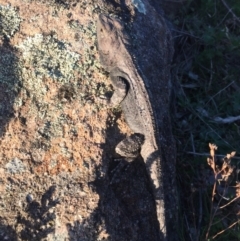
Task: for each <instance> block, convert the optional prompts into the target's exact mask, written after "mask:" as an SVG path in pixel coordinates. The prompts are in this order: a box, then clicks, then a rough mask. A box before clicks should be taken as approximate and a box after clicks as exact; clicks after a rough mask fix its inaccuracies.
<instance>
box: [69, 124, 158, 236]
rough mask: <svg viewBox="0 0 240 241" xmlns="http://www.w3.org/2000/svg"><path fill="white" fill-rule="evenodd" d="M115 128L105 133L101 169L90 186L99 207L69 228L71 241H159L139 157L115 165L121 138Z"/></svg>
mask: <svg viewBox="0 0 240 241" xmlns="http://www.w3.org/2000/svg"><path fill="white" fill-rule="evenodd" d="M116 126H117V125H114V126H111V127H109V128H108V129H107V136H106V141H107V142H106V144H105V145H104V146H103V150H104V153H103V162H102V166H97V167H96V170H95V173H96V179H95V181H94V182H92V183H89V185H92V187H93V189H95V191H96V192H97V193H98V194H99V202H98V207H97V208H96V209H95V210H94V212H93V213H92V214H91V215H90V217H89V218H88V219H85V220H83V221H81V222H79V221H76V222H75V223H74V225H73V226H72V227H70V226H69V228H68V230H69V238H70V240H71V241H75V240H81V241H89V240H98V239H99V240H104V239H106V240H114V241H126V240H131V241H148V240H149V241H150V240H151V241H157V240H159V237H158V234H159V228H158V221H157V216H156V209H155V201H154V198H153V195H152V193H151V187H150V182H149V178H148V175H147V172H146V167H145V163H144V161H143V159H142V158H141V157H139V158H137V159H136V160H135V161H133V162H132V163H128V162H126V161H125V160H124V159H121V161H115V159H116V158H119V157H118V156H116V154H114V148H115V146H116V145H117V143H118V142H119V141H120V140H122V139H123V138H124V137H123V136H122V135H121V134H120V133H119V130H118V129H117V127H116ZM103 170H104V171H103ZM101 173H105V175H104V176H102V175H101ZM93 226H94V230H95V232H93V230H92V228H91V230H88V229H89V227H93ZM89 233H91V237H89V236H88V234H89ZM92 233H94V234H92Z"/></svg>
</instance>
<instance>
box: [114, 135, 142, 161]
mask: <svg viewBox="0 0 240 241" xmlns="http://www.w3.org/2000/svg"><path fill="white" fill-rule="evenodd" d="M143 142H144V136H143V135H142V134H138V133H135V134H132V135H130V136H128V137H127V138H125V139H124V140H122V141H121V142H119V143H118V145H117V146H116V148H115V151H116V152H117V153H118V154H119V155H121V156H122V157H125V160H126V161H127V162H132V161H133V160H134V159H135V158H136V157H138V156H139V155H140V150H141V147H142V144H143Z"/></svg>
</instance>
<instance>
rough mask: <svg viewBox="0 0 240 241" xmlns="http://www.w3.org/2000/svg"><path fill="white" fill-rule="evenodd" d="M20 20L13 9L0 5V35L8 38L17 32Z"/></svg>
mask: <svg viewBox="0 0 240 241" xmlns="http://www.w3.org/2000/svg"><path fill="white" fill-rule="evenodd" d="M20 22H21V18H20V17H19V15H18V12H17V11H16V9H15V8H12V7H11V6H2V5H0V35H2V36H5V37H7V38H10V37H12V36H13V35H14V33H15V32H16V31H18V29H19V26H20Z"/></svg>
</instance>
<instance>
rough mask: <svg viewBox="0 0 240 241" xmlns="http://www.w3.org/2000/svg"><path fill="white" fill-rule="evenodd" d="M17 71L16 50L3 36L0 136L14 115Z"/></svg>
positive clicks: (0, 64)
mask: <svg viewBox="0 0 240 241" xmlns="http://www.w3.org/2000/svg"><path fill="white" fill-rule="evenodd" d="M19 73H20V70H19V66H18V57H17V51H16V49H15V48H13V47H12V46H11V45H10V44H9V40H8V39H6V38H4V39H3V43H2V45H1V46H0V137H1V136H3V135H4V133H5V128H6V125H7V124H8V122H9V121H10V119H11V118H13V117H14V110H13V104H14V101H15V98H16V96H17V94H18V90H19V87H20V86H19V85H20V81H19Z"/></svg>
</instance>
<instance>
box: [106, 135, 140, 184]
mask: <svg viewBox="0 0 240 241" xmlns="http://www.w3.org/2000/svg"><path fill="white" fill-rule="evenodd" d="M143 142H144V136H143V135H142V134H132V135H131V136H128V137H127V138H125V139H124V140H122V141H121V142H119V143H118V145H117V146H116V148H115V151H116V152H117V153H118V154H119V155H121V156H122V157H123V158H121V159H115V161H119V164H118V165H117V166H116V167H115V168H114V169H113V170H112V171H111V172H112V173H113V177H112V180H111V182H110V184H113V183H117V182H118V178H117V177H118V174H119V173H120V172H121V171H122V170H123V169H125V171H126V170H127V169H128V168H129V167H130V165H129V163H131V162H133V161H134V160H135V159H136V158H137V157H138V156H139V155H140V150H141V146H142V144H143Z"/></svg>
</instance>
